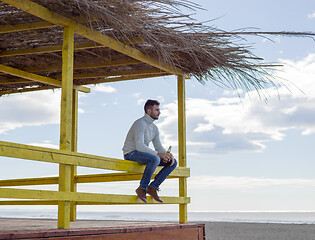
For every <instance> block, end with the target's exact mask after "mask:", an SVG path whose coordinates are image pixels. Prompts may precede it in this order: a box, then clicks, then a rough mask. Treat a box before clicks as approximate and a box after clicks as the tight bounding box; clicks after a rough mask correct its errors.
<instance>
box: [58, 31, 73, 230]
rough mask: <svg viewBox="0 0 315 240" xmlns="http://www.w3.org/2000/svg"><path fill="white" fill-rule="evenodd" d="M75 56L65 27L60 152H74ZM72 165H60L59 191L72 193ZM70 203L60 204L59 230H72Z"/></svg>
mask: <svg viewBox="0 0 315 240" xmlns="http://www.w3.org/2000/svg"><path fill="white" fill-rule="evenodd" d="M73 55H74V29H73V28H72V27H64V30H63V46H62V88H61V114H60V150H63V151H72V150H73V149H74V145H73V144H72V140H73V138H72V134H73V130H72V127H73V126H72V125H73V122H72V117H73V110H74V106H73V57H74V56H73ZM71 167H72V166H71V165H69V164H59V191H60V192H67V193H68V192H70V191H71V170H72V169H71ZM70 209H71V208H70V202H69V201H60V202H59V203H58V228H64V229H68V228H70V212H71V210H70Z"/></svg>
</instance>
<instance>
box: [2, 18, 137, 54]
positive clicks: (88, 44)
mask: <svg viewBox="0 0 315 240" xmlns="http://www.w3.org/2000/svg"><path fill="white" fill-rule="evenodd" d="M50 24H51V23H50ZM51 25H52V26H55V25H54V24H51ZM0 31H1V27H0ZM0 33H1V32H0ZM140 42H143V40H141V39H140V38H134V39H131V40H130V44H136V43H140ZM102 47H104V46H103V45H101V44H100V43H96V42H83V43H76V44H75V45H74V50H85V49H91V48H102ZM61 51H62V45H54V46H45V47H34V48H26V49H14V50H6V51H3V52H1V53H0V57H11V56H20V55H29V54H41V53H52V52H61Z"/></svg>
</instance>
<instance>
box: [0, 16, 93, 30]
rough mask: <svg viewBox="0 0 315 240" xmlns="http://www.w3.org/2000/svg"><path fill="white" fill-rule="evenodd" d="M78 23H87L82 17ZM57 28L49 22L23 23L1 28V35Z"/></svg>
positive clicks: (78, 19)
mask: <svg viewBox="0 0 315 240" xmlns="http://www.w3.org/2000/svg"><path fill="white" fill-rule="evenodd" d="M75 20H76V21H78V22H79V23H84V22H87V21H86V20H85V19H82V18H80V17H78V18H75ZM92 21H93V22H94V21H95V19H89V22H92ZM50 27H56V24H53V23H50V22H47V21H37V22H31V23H22V24H16V25H9V26H0V33H11V32H20V31H29V30H34V29H41V28H50Z"/></svg>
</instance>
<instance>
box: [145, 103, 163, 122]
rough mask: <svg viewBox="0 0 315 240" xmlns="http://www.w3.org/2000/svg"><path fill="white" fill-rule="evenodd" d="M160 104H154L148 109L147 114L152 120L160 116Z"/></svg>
mask: <svg viewBox="0 0 315 240" xmlns="http://www.w3.org/2000/svg"><path fill="white" fill-rule="evenodd" d="M160 113H161V112H160V106H159V105H154V106H153V107H152V109H148V115H149V116H150V117H151V118H153V119H154V120H157V119H159V116H160Z"/></svg>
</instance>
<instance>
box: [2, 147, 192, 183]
mask: <svg viewBox="0 0 315 240" xmlns="http://www.w3.org/2000/svg"><path fill="white" fill-rule="evenodd" d="M0 156H4V157H13V158H21V159H28V160H35V161H42V162H50V163H63V164H70V165H73V166H82V167H91V168H99V169H108V170H115V171H128V172H134V173H143V171H144V166H142V165H140V164H138V163H135V162H132V161H127V160H120V159H115V158H108V157H101V156H95V155H90V154H85V153H75V152H68V151H62V150H58V149H52V148H43V147H38V146H30V145H24V144H18V143H9V142H4V141H0ZM160 170H161V167H158V168H157V170H156V171H155V174H157V173H158V172H159V171H160ZM170 176H174V177H189V176H190V170H189V168H186V167H177V168H175V170H174V171H173V172H172V173H171V174H170Z"/></svg>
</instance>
